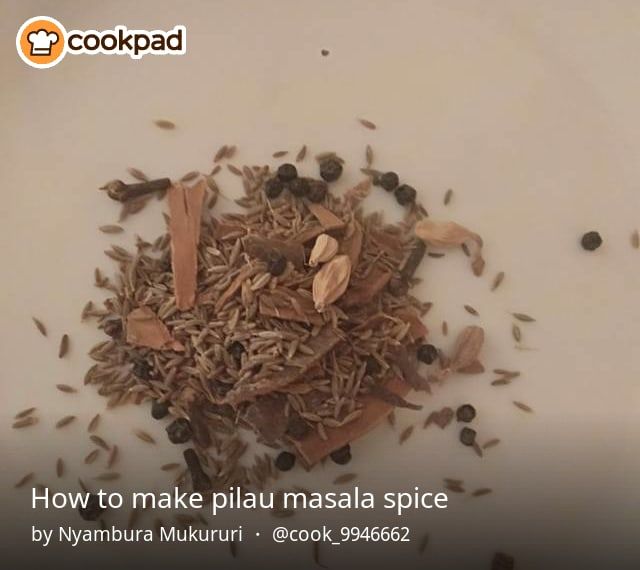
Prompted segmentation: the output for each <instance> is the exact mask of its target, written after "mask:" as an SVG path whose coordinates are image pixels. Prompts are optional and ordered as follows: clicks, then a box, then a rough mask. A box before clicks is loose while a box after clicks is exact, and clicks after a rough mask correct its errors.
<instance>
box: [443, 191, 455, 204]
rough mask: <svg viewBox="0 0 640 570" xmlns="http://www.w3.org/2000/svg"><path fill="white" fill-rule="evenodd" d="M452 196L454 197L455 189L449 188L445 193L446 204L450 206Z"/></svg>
mask: <svg viewBox="0 0 640 570" xmlns="http://www.w3.org/2000/svg"><path fill="white" fill-rule="evenodd" d="M451 198H453V190H452V189H451V188H449V190H447V191H446V192H445V194H444V205H445V206H448V205H449V204H450V202H451Z"/></svg>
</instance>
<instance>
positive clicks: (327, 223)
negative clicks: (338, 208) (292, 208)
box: [305, 201, 346, 231]
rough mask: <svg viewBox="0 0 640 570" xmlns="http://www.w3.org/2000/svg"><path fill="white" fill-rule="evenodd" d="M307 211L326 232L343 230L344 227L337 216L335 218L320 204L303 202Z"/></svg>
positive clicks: (343, 223)
mask: <svg viewBox="0 0 640 570" xmlns="http://www.w3.org/2000/svg"><path fill="white" fill-rule="evenodd" d="M305 203H306V205H307V208H309V211H310V212H311V213H312V214H313V215H314V216H315V218H316V219H317V220H318V221H319V222H320V225H321V226H322V227H323V228H324V229H325V230H326V231H329V230H337V229H340V228H344V226H345V225H346V224H345V222H343V221H342V220H341V219H340V218H339V217H338V216H336V215H335V214H334V213H333V212H332V211H331V210H329V208H326V207H325V206H323V205H322V204H316V203H314V202H309V201H306V202H305Z"/></svg>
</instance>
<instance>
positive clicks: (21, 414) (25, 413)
mask: <svg viewBox="0 0 640 570" xmlns="http://www.w3.org/2000/svg"><path fill="white" fill-rule="evenodd" d="M35 411H36V408H27V409H26V410H22V411H21V412H18V413H17V414H16V415H15V416H13V418H14V419H16V420H21V419H22V418H24V417H26V416H30V415H31V414H32V413H33V412H35Z"/></svg>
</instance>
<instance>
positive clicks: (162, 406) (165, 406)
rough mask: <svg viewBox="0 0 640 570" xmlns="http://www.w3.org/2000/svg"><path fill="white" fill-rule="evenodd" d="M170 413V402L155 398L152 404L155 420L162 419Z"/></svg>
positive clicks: (152, 415)
mask: <svg viewBox="0 0 640 570" xmlns="http://www.w3.org/2000/svg"><path fill="white" fill-rule="evenodd" d="M168 413H169V402H159V401H158V400H154V402H153V404H151V417H152V418H153V419H154V420H161V419H162V418H164V417H165V416H166V415H167V414H168Z"/></svg>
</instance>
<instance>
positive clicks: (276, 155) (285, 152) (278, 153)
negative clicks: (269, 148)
mask: <svg viewBox="0 0 640 570" xmlns="http://www.w3.org/2000/svg"><path fill="white" fill-rule="evenodd" d="M288 154H289V151H288V150H278V151H276V152H274V153H273V154H272V155H271V156H273V158H282V157H283V156H287V155H288Z"/></svg>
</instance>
